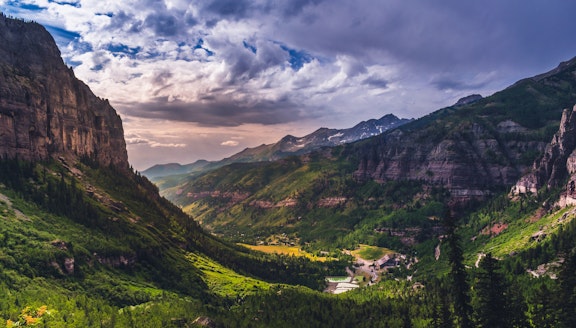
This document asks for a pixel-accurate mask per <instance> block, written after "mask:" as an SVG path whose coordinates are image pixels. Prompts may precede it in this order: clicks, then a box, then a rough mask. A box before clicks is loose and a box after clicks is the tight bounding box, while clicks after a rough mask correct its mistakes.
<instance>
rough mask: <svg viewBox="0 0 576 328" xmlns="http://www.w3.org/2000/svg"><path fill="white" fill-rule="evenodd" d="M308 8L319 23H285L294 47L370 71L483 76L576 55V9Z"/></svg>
mask: <svg viewBox="0 0 576 328" xmlns="http://www.w3.org/2000/svg"><path fill="white" fill-rule="evenodd" d="M308 9H309V10H307V12H303V13H302V16H304V15H314V16H315V17H316V20H315V21H313V22H312V23H310V24H308V23H304V22H302V21H299V20H291V21H288V22H282V23H283V24H285V25H284V29H283V31H284V33H285V35H284V37H285V40H287V42H289V43H291V44H292V45H296V46H299V47H301V48H303V49H308V50H313V51H314V52H316V53H321V54H323V55H325V56H327V57H329V56H335V55H336V54H349V55H351V56H353V57H355V58H358V59H360V60H363V61H364V62H365V63H367V64H369V63H376V62H382V60H384V61H389V62H390V61H399V62H402V63H405V64H406V65H409V66H411V67H413V68H414V69H415V70H418V69H420V70H427V71H450V70H470V71H482V70H490V69H491V68H502V67H510V66H511V67H519V66H520V65H534V64H538V62H540V63H541V62H542V61H543V60H547V61H550V62H557V61H558V60H561V59H562V58H560V57H559V55H558V54H559V53H562V52H563V53H565V54H570V53H572V54H576V43H574V42H573V41H572V38H570V37H568V36H567V33H568V31H571V30H572V31H573V30H574V29H575V28H576V20H574V19H573V18H572V16H573V13H574V12H576V2H575V3H567V2H565V1H561V0H552V1H547V2H546V3H545V4H544V2H541V1H528V2H526V1H519V0H511V1H499V0H486V1H455V0H448V1H442V2H441V3H439V2H430V1H423V0H420V1H409V2H406V1H404V0H402V1H400V0H389V1H374V0H358V1H354V2H346V1H337V2H324V3H321V4H319V5H317V6H315V7H308ZM551 47H556V48H562V49H563V50H559V51H558V50H556V51H550V48H551ZM551 57H552V58H551ZM564 57H565V58H570V57H571V55H565V56H564Z"/></svg>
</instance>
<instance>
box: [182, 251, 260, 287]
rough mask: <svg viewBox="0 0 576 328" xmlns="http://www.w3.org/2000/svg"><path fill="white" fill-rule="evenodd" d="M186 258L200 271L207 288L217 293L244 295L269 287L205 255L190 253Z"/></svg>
mask: <svg viewBox="0 0 576 328" xmlns="http://www.w3.org/2000/svg"><path fill="white" fill-rule="evenodd" d="M188 259H189V260H190V261H191V262H193V263H194V266H196V267H197V268H198V269H200V270H201V271H202V273H203V274H204V276H203V277H202V278H203V279H204V282H205V283H206V284H207V285H208V288H210V290H211V291H213V292H214V293H216V294H218V295H221V296H227V297H230V296H234V295H239V296H244V295H247V294H254V293H256V292H259V291H263V290H268V289H270V284H268V283H267V282H264V281H261V280H257V279H253V278H249V277H245V276H243V275H240V274H238V273H236V272H234V271H232V270H230V269H228V268H225V267H223V266H222V265H220V264H218V263H217V262H215V261H213V260H211V259H209V258H207V257H204V256H199V255H197V254H194V253H190V254H188Z"/></svg>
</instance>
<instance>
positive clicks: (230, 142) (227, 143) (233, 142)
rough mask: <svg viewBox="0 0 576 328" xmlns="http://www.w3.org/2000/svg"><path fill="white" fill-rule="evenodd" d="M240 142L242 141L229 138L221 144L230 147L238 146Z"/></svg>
mask: <svg viewBox="0 0 576 328" xmlns="http://www.w3.org/2000/svg"><path fill="white" fill-rule="evenodd" d="M238 144H240V143H239V142H238V141H236V140H227V141H224V142H222V143H221V144H220V145H222V146H228V147H236V146H238Z"/></svg>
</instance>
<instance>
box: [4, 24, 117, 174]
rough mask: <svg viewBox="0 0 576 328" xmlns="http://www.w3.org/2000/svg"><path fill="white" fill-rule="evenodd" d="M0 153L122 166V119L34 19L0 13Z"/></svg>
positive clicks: (29, 157) (36, 158) (9, 155)
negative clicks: (81, 77) (66, 60)
mask: <svg viewBox="0 0 576 328" xmlns="http://www.w3.org/2000/svg"><path fill="white" fill-rule="evenodd" d="M0 44H1V45H2V46H1V47H0V156H5V157H11V158H13V157H18V158H20V159H27V160H44V159H48V158H49V157H55V156H64V157H69V156H75V157H84V156H86V157H90V158H93V159H95V160H96V161H97V162H98V163H100V164H101V165H114V166H116V167H118V168H128V155H127V152H126V144H125V141H124V132H123V128H122V121H121V119H120V117H119V116H118V114H117V113H116V111H115V110H114V109H113V108H112V106H110V104H109V103H108V101H107V100H104V99H100V98H98V97H96V96H95V95H94V94H93V93H92V91H90V89H89V88H88V86H86V85H85V84H84V83H82V82H81V81H80V80H78V79H77V78H76V77H75V76H74V72H73V71H72V69H71V68H68V67H67V66H66V65H65V64H64V62H63V60H62V58H61V57H60V51H59V50H58V48H57V46H56V43H55V42H54V39H53V38H52V36H51V35H50V34H49V33H48V32H47V31H46V29H44V27H42V26H41V25H39V24H36V23H31V22H24V21H22V20H14V19H10V18H7V17H5V16H3V15H2V16H1V17H0Z"/></svg>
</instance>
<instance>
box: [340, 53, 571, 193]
mask: <svg viewBox="0 0 576 328" xmlns="http://www.w3.org/2000/svg"><path fill="white" fill-rule="evenodd" d="M575 76H576V58H574V59H572V60H569V61H566V62H563V63H561V64H560V65H559V66H558V67H557V68H556V69H554V70H552V71H550V72H548V73H545V74H541V75H538V76H536V77H533V78H527V79H523V80H521V81H518V82H517V83H515V84H514V85H512V86H510V87H508V88H507V89H505V90H502V91H500V92H498V93H496V94H494V95H492V96H489V97H486V98H480V97H474V101H472V102H468V103H466V104H456V105H454V106H451V107H448V108H444V109H441V110H438V111H436V112H434V113H432V114H430V115H428V116H426V117H423V118H421V119H419V120H417V121H414V122H411V123H408V124H406V125H403V126H402V127H400V128H398V129H396V130H394V131H391V132H389V133H385V134H383V135H381V136H378V137H374V138H372V139H369V140H366V141H364V142H358V143H356V144H353V145H351V146H350V147H349V149H348V152H349V157H348V158H349V159H350V160H354V161H357V162H358V166H357V169H356V171H355V172H354V176H355V177H356V178H357V179H358V180H360V181H363V180H375V181H378V182H384V181H390V180H419V181H424V182H426V183H427V184H429V185H436V186H443V187H445V188H447V189H449V190H450V192H451V195H452V196H453V197H454V198H455V200H456V201H458V200H466V199H469V198H476V197H482V196H484V195H488V194H491V193H492V192H494V191H495V190H506V189H509V188H511V187H512V186H514V185H515V184H516V183H517V182H518V180H519V179H520V178H521V177H523V178H522V180H521V182H520V183H519V184H517V187H518V188H519V190H533V191H535V190H536V188H539V187H542V186H545V185H549V186H557V185H558V183H563V182H562V179H563V178H566V176H567V175H568V173H567V172H566V170H567V165H568V166H570V165H572V166H576V154H573V155H571V153H572V150H573V149H574V147H575V145H576V135H574V131H575V130H576V127H575V126H574V125H575V124H576V115H573V114H572V113H573V111H572V110H565V111H564V114H563V116H562V122H561V123H560V128H559V127H558V126H559V125H558V119H559V118H560V117H561V115H562V114H561V113H562V108H566V107H567V106H572V105H573V104H574V99H576V92H575V91H574V90H576V89H574V88H575V87H576V78H575ZM556 131H558V133H556ZM554 133H556V135H555V137H554V138H555V139H554V141H553V142H552V144H550V145H548V142H549V140H550V138H551V137H552V135H554ZM547 145H548V146H547ZM546 147H548V148H546ZM544 153H545V155H544V157H543V158H542V159H541V160H540V162H538V163H536V164H534V165H535V166H536V167H538V169H537V170H535V171H534V173H532V175H533V176H527V175H526V173H527V172H530V171H531V165H532V163H534V159H536V158H539V157H540V156H542V154H544ZM567 159H573V160H572V162H570V161H569V162H568V164H567ZM570 163H571V164H570ZM572 166H570V167H572Z"/></svg>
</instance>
